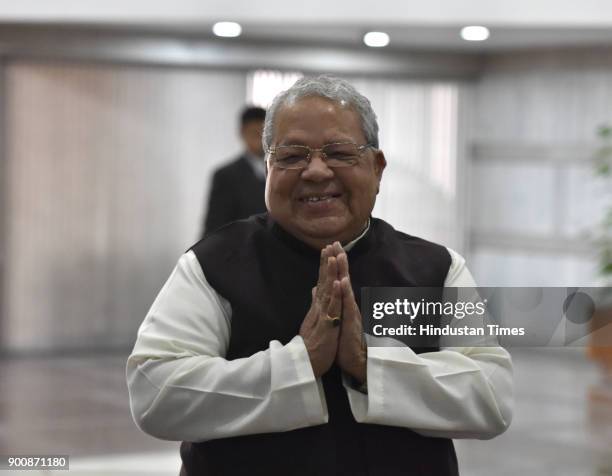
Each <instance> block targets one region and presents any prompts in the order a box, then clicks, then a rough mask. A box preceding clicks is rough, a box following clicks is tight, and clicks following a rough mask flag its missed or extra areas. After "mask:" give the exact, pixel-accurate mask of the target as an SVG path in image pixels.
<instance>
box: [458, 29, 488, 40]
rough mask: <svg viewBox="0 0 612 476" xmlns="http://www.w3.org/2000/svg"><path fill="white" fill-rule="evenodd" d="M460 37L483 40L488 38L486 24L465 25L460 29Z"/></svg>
mask: <svg viewBox="0 0 612 476" xmlns="http://www.w3.org/2000/svg"><path fill="white" fill-rule="evenodd" d="M461 38H463V39H464V40H465V41H484V40H486V39H487V38H489V29H488V28H487V27H486V26H465V27H463V28H462V29H461Z"/></svg>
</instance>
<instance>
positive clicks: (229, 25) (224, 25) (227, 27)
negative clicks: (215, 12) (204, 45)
mask: <svg viewBox="0 0 612 476" xmlns="http://www.w3.org/2000/svg"><path fill="white" fill-rule="evenodd" d="M213 33H214V34H215V35H217V36H223V37H225V38H234V37H236V36H240V33H242V27H241V26H240V24H239V23H236V22H233V21H220V22H217V23H215V24H214V25H213Z"/></svg>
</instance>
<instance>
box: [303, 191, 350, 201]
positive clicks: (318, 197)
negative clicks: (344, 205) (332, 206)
mask: <svg viewBox="0 0 612 476" xmlns="http://www.w3.org/2000/svg"><path fill="white" fill-rule="evenodd" d="M340 195H342V194H340V193H332V194H326V195H315V196H312V197H302V198H300V199H299V201H300V202H303V203H319V202H326V201H327V202H328V201H330V200H333V199H335V198H339V197H340Z"/></svg>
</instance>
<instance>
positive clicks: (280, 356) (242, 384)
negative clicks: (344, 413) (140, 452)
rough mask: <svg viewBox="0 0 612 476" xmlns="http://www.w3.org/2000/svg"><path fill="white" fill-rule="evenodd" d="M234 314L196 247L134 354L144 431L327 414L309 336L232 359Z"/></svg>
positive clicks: (206, 434)
mask: <svg viewBox="0 0 612 476" xmlns="http://www.w3.org/2000/svg"><path fill="white" fill-rule="evenodd" d="M230 321H231V306H230V305H229V303H228V302H227V301H226V300H225V299H223V298H222V297H221V296H220V295H218V294H217V293H216V292H215V290H214V289H212V288H211V286H210V285H209V284H208V282H207V281H206V279H205V277H204V274H203V272H202V269H201V267H200V264H199V262H198V260H197V258H196V256H195V254H194V253H193V252H191V251H189V252H188V253H186V254H185V255H183V256H182V257H181V258H180V260H179V262H178V264H177V266H176V268H175V269H174V271H173V272H172V274H171V275H170V278H169V279H168V281H167V282H166V284H165V285H164V287H163V288H162V290H161V291H160V293H159V295H158V296H157V298H156V300H155V302H154V303H153V305H152V307H151V309H150V311H149V313H148V314H147V316H146V318H145V320H144V322H143V323H142V325H141V327H140V329H139V331H138V337H137V340H136V344H135V346H134V350H133V352H132V354H131V355H130V357H129V359H128V362H127V370H126V372H127V382H128V389H129V394H130V406H131V410H132V416H133V418H134V421H135V422H136V424H137V425H138V427H139V428H140V429H141V430H142V431H144V432H146V433H149V434H150V435H152V436H155V437H157V438H162V439H167V440H184V441H193V442H196V441H206V440H211V439H216V438H225V437H231V436H239V435H247V434H253V433H265V432H279V431H288V430H293V429H296V428H302V427H307V426H314V425H319V424H322V423H326V422H327V420H328V415H327V408H326V404H325V397H324V394H323V390H322V386H321V382H320V380H316V379H315V377H314V374H313V371H312V367H311V365H310V360H309V358H308V352H307V350H306V347H305V346H304V342H303V340H302V338H301V337H299V336H296V337H295V338H293V339H292V340H291V341H290V342H289V343H288V344H287V345H284V346H283V345H281V343H280V342H278V341H271V342H270V346H269V348H268V349H266V350H264V351H260V352H257V353H256V354H253V355H252V356H250V357H248V358H242V359H236V360H226V359H225V358H224V356H225V354H226V351H227V347H228V344H229V337H230Z"/></svg>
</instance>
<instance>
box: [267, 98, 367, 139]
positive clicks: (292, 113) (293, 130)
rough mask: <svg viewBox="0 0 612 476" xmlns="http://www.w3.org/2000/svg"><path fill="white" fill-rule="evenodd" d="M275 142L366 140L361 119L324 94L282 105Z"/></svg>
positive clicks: (276, 123)
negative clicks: (323, 96) (324, 96)
mask: <svg viewBox="0 0 612 476" xmlns="http://www.w3.org/2000/svg"><path fill="white" fill-rule="evenodd" d="M274 132H275V133H274V137H273V143H274V144H277V145H278V144H290V143H291V144H306V145H311V146H316V145H322V144H325V143H329V142H338V141H353V142H356V143H362V142H364V141H365V137H364V134H363V129H362V126H361V118H360V116H359V114H358V113H357V112H356V111H355V110H354V109H352V108H351V107H349V106H346V105H343V104H340V103H338V102H336V101H332V100H330V99H327V98H322V97H318V96H315V97H306V98H300V99H298V100H297V101H295V102H293V103H290V104H286V105H284V106H282V107H281V108H280V109H279V111H278V112H277V114H276V120H275V127H274Z"/></svg>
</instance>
